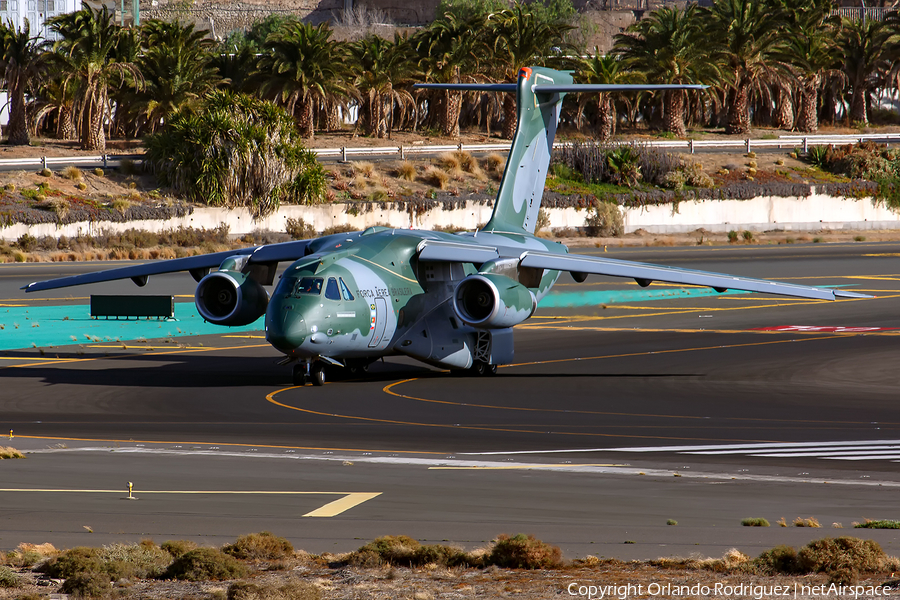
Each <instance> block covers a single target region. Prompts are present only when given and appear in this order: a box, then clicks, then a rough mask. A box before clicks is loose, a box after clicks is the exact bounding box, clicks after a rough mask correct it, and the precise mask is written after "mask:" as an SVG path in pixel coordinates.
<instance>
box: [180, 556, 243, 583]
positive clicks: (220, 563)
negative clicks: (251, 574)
mask: <svg viewBox="0 0 900 600" xmlns="http://www.w3.org/2000/svg"><path fill="white" fill-rule="evenodd" d="M247 573H248V570H247V567H246V566H244V565H243V564H242V563H240V562H239V561H238V560H237V559H236V558H234V557H233V556H230V555H228V554H225V553H224V552H222V551H221V550H219V549H217V548H197V549H196V550H191V551H190V552H186V553H185V554H183V555H181V556H180V557H178V558H176V559H175V562H173V563H172V564H171V565H169V568H168V570H166V574H165V576H166V577H167V578H175V579H186V580H188V581H223V580H226V579H240V578H241V577H246V576H247Z"/></svg>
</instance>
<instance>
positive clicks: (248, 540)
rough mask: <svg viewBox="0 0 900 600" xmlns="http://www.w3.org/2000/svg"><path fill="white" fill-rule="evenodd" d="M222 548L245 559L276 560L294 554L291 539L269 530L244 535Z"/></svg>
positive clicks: (234, 555) (236, 556) (227, 552)
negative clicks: (273, 533)
mask: <svg viewBox="0 0 900 600" xmlns="http://www.w3.org/2000/svg"><path fill="white" fill-rule="evenodd" d="M222 550H223V551H224V552H225V553H226V554H230V555H231V556H233V557H235V558H240V559H244V560H247V559H265V560H276V559H279V558H286V557H288V556H292V555H293V554H294V547H293V546H292V545H291V543H290V542H289V541H287V540H286V539H284V538H283V537H277V536H275V535H272V534H271V533H269V532H268V531H262V532H260V533H250V534H247V535H242V536H241V537H239V538H238V539H237V540H235V542H234V543H233V544H228V545H227V546H225V547H224V548H223V549H222Z"/></svg>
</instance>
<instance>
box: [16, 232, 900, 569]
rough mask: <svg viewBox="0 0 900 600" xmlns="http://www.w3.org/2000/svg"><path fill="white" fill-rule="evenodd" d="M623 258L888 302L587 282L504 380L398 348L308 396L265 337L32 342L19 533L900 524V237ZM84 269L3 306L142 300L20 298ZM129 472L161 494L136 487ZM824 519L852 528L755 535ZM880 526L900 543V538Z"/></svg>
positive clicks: (434, 534)
mask: <svg viewBox="0 0 900 600" xmlns="http://www.w3.org/2000/svg"><path fill="white" fill-rule="evenodd" d="M596 252H602V249H597V250H596ZM607 255H609V256H612V257H615V258H626V259H631V260H641V261H645V262H658V263H662V264H673V265H679V266H687V267H689V268H696V269H702V270H713V271H720V272H727V273H733V274H737V275H743V276H750V277H763V278H770V279H779V280H785V281H791V282H798V283H804V284H809V285H832V286H847V287H848V289H852V290H854V291H860V292H864V293H870V294H873V295H875V296H876V299H873V300H851V301H840V302H820V301H806V300H796V299H789V298H776V297H771V296H762V295H755V294H724V295H709V294H708V293H706V292H705V291H704V292H702V293H700V294H698V293H697V291H696V290H691V289H686V290H681V289H680V288H671V287H666V286H657V285H656V284H654V285H653V286H651V287H650V288H648V289H647V290H642V289H641V288H638V286H637V285H635V284H634V282H632V281H630V280H627V281H625V280H615V279H601V278H594V277H592V278H590V279H589V280H588V282H586V283H585V284H575V283H574V282H572V281H571V279H568V277H567V276H564V277H563V278H562V279H561V280H560V284H561V285H558V286H557V288H555V291H556V292H557V293H556V295H555V296H551V297H548V299H547V300H548V301H547V302H546V305H547V306H546V307H545V306H544V305H543V304H542V307H540V308H539V309H538V313H537V314H536V316H535V317H533V318H532V319H531V320H529V321H528V322H526V324H524V325H522V326H520V327H518V328H516V362H515V364H512V365H507V366H504V367H502V368H501V369H500V370H499V373H498V375H497V376H495V377H492V378H468V377H451V376H449V375H447V374H446V373H440V372H436V371H434V370H432V369H430V368H426V367H423V366H421V365H418V364H417V363H414V362H412V361H409V360H405V359H399V358H398V359H388V360H387V361H385V362H384V363H377V364H375V365H373V367H372V372H371V374H370V376H368V377H366V378H365V379H360V380H345V381H338V382H334V383H331V384H329V385H326V386H325V387H323V388H313V387H309V386H307V387H302V388H298V387H294V386H292V385H290V381H289V380H290V377H289V369H288V368H286V367H280V366H278V365H276V364H275V362H276V361H277V359H278V358H279V355H278V353H277V352H276V351H274V350H273V349H271V348H270V347H269V346H268V345H267V344H266V343H265V340H264V339H262V338H261V334H260V333H259V332H253V331H237V332H233V331H228V330H224V331H223V333H221V334H216V335H202V336H171V337H169V336H167V337H164V338H162V339H160V340H154V339H147V338H145V340H144V341H135V340H127V339H124V337H127V336H123V339H120V340H119V341H106V340H104V339H102V338H101V340H100V341H93V340H91V341H88V340H85V342H84V343H81V344H77V345H75V344H73V345H58V346H54V347H52V348H51V347H44V346H40V347H37V348H29V347H28V346H30V344H23V346H24V347H25V349H20V350H5V351H0V384H2V385H3V390H4V391H3V392H2V398H3V400H2V410H0V415H2V420H0V428H2V431H4V432H5V431H6V430H7V429H11V430H13V437H12V439H11V440H6V441H4V440H0V445H11V446H14V447H17V448H19V449H20V450H23V451H31V453H29V454H28V458H26V459H25V460H20V461H12V460H10V461H2V462H0V471H2V472H3V478H2V479H3V483H2V484H0V488H2V490H0V502H2V505H3V506H4V510H3V512H2V513H0V515H2V516H0V531H2V534H0V547H3V548H11V547H14V546H15V545H16V544H18V543H19V542H21V541H31V542H41V541H52V542H54V543H57V544H59V545H63V546H71V545H76V544H97V543H108V542H110V541H126V540H127V541H137V540H139V539H140V538H141V537H144V536H147V537H154V538H155V539H157V541H163V540H165V539H174V538H192V539H198V540H205V541H209V542H214V543H221V542H224V541H228V540H230V539H233V538H234V537H235V536H236V535H239V534H241V533H247V532H250V531H259V530H263V529H267V530H270V531H273V532H275V533H278V534H279V535H284V536H286V537H288V538H289V539H291V540H292V541H293V542H294V543H295V545H297V546H298V547H301V548H304V549H306V550H308V551H311V552H323V551H343V550H350V549H353V548H356V547H358V546H360V545H362V544H363V543H365V540H368V539H371V538H372V537H375V536H377V535H384V534H407V535H411V536H413V537H416V538H418V539H421V540H423V541H425V540H430V541H437V542H440V541H443V540H449V541H452V542H456V543H459V544H462V545H465V546H467V547H474V546H478V545H481V544H483V543H486V542H487V541H489V540H490V539H491V538H492V537H493V536H495V535H496V534H498V533H517V532H519V531H523V532H526V533H534V534H535V535H538V537H541V538H543V539H545V540H547V541H550V542H552V543H555V544H558V545H560V546H561V547H562V548H563V550H564V552H565V553H566V554H567V555H568V556H570V557H574V556H583V555H586V554H594V555H598V556H599V555H604V556H616V557H619V558H626V559H627V558H654V557H657V556H665V555H681V556H684V555H688V554H691V553H695V552H700V553H705V554H712V555H720V554H722V553H723V552H724V551H725V550H727V549H728V548H731V547H738V548H739V549H742V550H743V551H745V552H747V553H749V554H754V553H758V552H759V551H761V550H762V549H765V548H769V547H772V546H774V545H777V544H780V543H789V544H793V545H798V544H801V543H805V541H808V540H809V539H814V538H817V537H824V536H825V535H836V534H840V533H847V534H851V535H853V534H855V535H860V531H855V532H854V531H849V529H850V528H851V527H852V523H853V522H862V521H864V520H865V519H866V518H871V519H892V518H897V515H896V513H895V512H894V511H895V510H896V509H895V506H896V497H897V493H898V491H900V477H898V475H897V464H898V463H897V461H900V413H898V410H900V409H898V402H897V400H898V398H900V394H898V393H897V383H898V378H900V372H898V369H897V367H896V366H895V365H896V347H897V344H898V341H900V339H898V335H900V316H898V310H897V309H898V304H900V301H898V298H900V285H898V282H900V264H898V258H900V244H866V243H856V244H846V245H827V246H826V245H820V244H808V245H785V246H766V247H753V246H746V247H697V248H648V249H640V250H630V251H623V250H619V251H610V252H608V253H607ZM85 268H90V266H87V267H86V266H85V265H80V264H79V265H57V264H44V265H21V266H20V265H3V266H0V289H2V290H3V291H2V294H0V303H5V304H8V305H12V304H19V305H26V306H27V307H29V310H35V311H38V310H39V309H40V308H41V306H44V305H57V306H59V305H66V304H71V305H76V304H79V303H84V302H86V297H87V295H88V294H90V293H123V292H124V293H130V292H133V291H134V290H136V288H134V287H133V286H131V285H130V283H128V284H121V283H119V284H110V285H108V286H93V287H89V288H87V287H86V288H73V289H72V290H61V291H60V292H58V293H56V294H55V295H50V298H51V299H50V300H47V299H45V297H39V298H35V297H32V295H28V296H26V295H25V294H24V293H21V292H20V291H19V290H18V289H17V288H18V287H20V286H21V285H24V284H25V283H27V282H29V281H33V280H34V279H35V278H37V277H49V276H56V275H58V274H72V273H74V272H76V271H77V270H79V269H82V270H84V269H85ZM192 283H193V282H192V280H191V279H190V277H189V276H186V275H185V276H181V277H177V276H167V277H160V278H158V279H157V280H155V281H153V280H151V283H150V285H148V287H147V288H144V289H141V290H140V293H163V291H165V293H173V294H175V295H177V296H189V295H190V294H191V293H192V291H193V290H192V285H191V284H192ZM98 288H108V289H103V290H101V289H98ZM109 290H114V291H109ZM73 292H75V294H73ZM66 295H71V296H72V297H71V298H68V299H67V298H66ZM179 299H180V300H181V299H183V300H186V299H187V298H179ZM32 307H33V308H32ZM20 308H21V307H20ZM0 310H2V309H0ZM29 314H31V313H29ZM35 314H37V312H36V313H35ZM3 321H4V319H3V314H2V312H0V323H3ZM23 324H24V322H23V323H22V324H20V327H22V325H23ZM66 325H68V323H66ZM45 326H47V327H49V325H44V324H43V323H42V324H41V327H45ZM14 331H22V329H16V330H10V329H9V326H8V325H7V327H6V328H4V329H2V330H0V338H2V336H8V335H9V334H10V333H13V332H14ZM76 337H77V338H78V339H79V340H80V339H81V336H78V335H76ZM128 481H132V482H133V483H134V484H135V495H136V496H138V497H139V500H137V501H132V502H127V501H125V502H123V501H120V499H119V498H120V497H124V496H127V493H126V492H125V490H126V485H127V482H128ZM826 482H827V483H826ZM119 490H121V494H120V492H119ZM175 492H177V493H175ZM213 492H216V493H213ZM238 492H241V493H238ZM335 503H337V504H335ZM329 506H330V508H326V507H329ZM338 509H341V510H338ZM317 511H319V514H316V512H317ZM326 515H330V516H326ZM801 516H802V517H804V518H805V517H810V516H814V517H816V518H817V519H818V520H819V521H820V522H821V523H822V524H823V526H824V527H825V528H828V529H829V530H828V531H824V530H822V529H819V530H815V529H805V528H795V527H777V526H773V527H771V528H767V529H757V528H747V527H741V526H740V520H741V519H743V518H748V517H766V518H767V519H768V520H769V521H770V522H772V524H773V525H775V521H776V520H778V519H779V518H781V517H784V518H785V519H786V520H787V522H788V523H790V522H791V521H792V520H793V519H794V518H796V517H801ZM668 519H674V520H676V521H677V522H678V525H677V526H667V525H666V521H667V520H668ZM832 523H841V524H842V525H843V527H844V528H845V529H847V530H848V531H845V532H844V531H834V530H833V529H831V525H832ZM88 529H90V530H91V531H92V532H93V533H90V532H89V531H88ZM862 533H863V534H864V535H860V536H861V537H872V538H874V539H878V540H879V541H881V542H882V543H883V545H885V547H886V550H887V551H888V552H889V553H895V554H896V553H898V552H900V536H898V535H897V534H895V533H891V532H890V531H888V530H881V531H874V530H866V531H865V532H862ZM630 542H633V543H630Z"/></svg>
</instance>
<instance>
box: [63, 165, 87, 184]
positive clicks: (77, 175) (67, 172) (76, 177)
mask: <svg viewBox="0 0 900 600" xmlns="http://www.w3.org/2000/svg"><path fill="white" fill-rule="evenodd" d="M60 175H62V176H63V177H65V178H66V179H71V180H72V181H81V179H82V174H81V169H79V168H78V167H76V166H74V165H70V166H68V167H66V168H65V169H63V170H62V171H61V172H60Z"/></svg>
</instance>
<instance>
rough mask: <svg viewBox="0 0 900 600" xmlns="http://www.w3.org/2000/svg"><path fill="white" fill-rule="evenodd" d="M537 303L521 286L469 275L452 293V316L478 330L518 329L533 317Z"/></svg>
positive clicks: (485, 275)
mask: <svg viewBox="0 0 900 600" xmlns="http://www.w3.org/2000/svg"><path fill="white" fill-rule="evenodd" d="M535 308H537V299H536V298H535V297H534V294H533V293H531V291H530V290H529V289H528V288H527V287H525V286H524V285H522V284H521V283H519V282H517V281H514V280H512V279H510V278H509V277H506V276H505V275H496V274H493V273H479V274H477V275H469V276H468V277H466V278H465V279H463V280H462V281H460V282H459V285H457V286H456V290H455V291H454V292H453V312H455V313H456V316H457V317H459V318H460V319H461V320H462V322H463V323H465V324H466V325H470V326H472V327H478V328H480V329H499V328H504V327H512V326H513V325H518V324H519V323H521V322H522V321H524V320H525V319H527V318H528V317H530V316H531V315H532V313H534V309H535Z"/></svg>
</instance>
